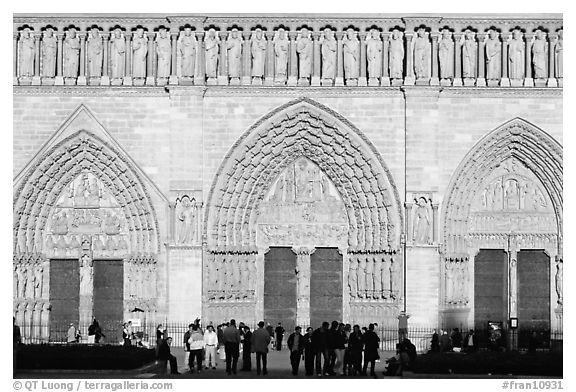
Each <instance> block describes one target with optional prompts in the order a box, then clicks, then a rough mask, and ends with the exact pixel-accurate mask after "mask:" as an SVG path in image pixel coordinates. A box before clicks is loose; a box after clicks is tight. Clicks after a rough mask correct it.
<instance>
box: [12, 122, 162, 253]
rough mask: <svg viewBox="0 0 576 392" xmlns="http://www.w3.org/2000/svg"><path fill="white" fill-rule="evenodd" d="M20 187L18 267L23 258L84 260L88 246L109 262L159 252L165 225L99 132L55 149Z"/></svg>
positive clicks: (64, 142) (82, 135)
mask: <svg viewBox="0 0 576 392" xmlns="http://www.w3.org/2000/svg"><path fill="white" fill-rule="evenodd" d="M20 184H21V185H20V186H19V188H18V189H17V190H16V191H15V192H14V225H13V229H14V255H15V259H16V260H19V258H20V257H21V255H24V254H41V255H44V256H64V257H68V256H69V257H72V258H77V257H79V251H80V249H81V248H82V247H84V245H86V244H88V246H90V245H91V246H92V247H93V248H94V247H96V248H98V249H92V251H93V252H95V255H100V256H104V257H106V256H107V257H118V256H122V257H123V258H124V257H127V256H128V254H130V255H141V256H144V255H153V254H157V253H158V252H159V233H158V223H157V221H156V217H155V213H154V207H153V205H152V202H151V199H150V197H149V195H148V193H147V192H146V189H145V187H144V185H143V183H142V180H141V178H140V176H139V175H138V173H137V172H136V170H135V169H134V168H133V167H132V165H131V164H130V163H129V162H128V161H127V160H126V159H125V158H124V157H123V155H122V153H120V152H119V151H117V150H116V149H115V148H114V147H112V146H110V145H109V144H108V143H106V142H105V141H103V140H101V139H100V138H98V137H97V136H95V135H94V134H92V133H89V132H86V131H79V132H77V133H75V134H73V135H71V136H69V137H68V138H66V139H64V140H62V141H61V142H59V143H58V144H56V145H55V146H54V147H52V148H51V149H50V150H48V152H47V153H45V154H44V155H42V156H40V157H39V158H38V159H37V161H36V164H35V165H34V167H33V169H31V170H30V171H29V172H28V173H27V175H26V176H25V177H24V179H23V180H22V181H21V182H20ZM90 236H91V237H92V238H91V239H90V238H89V237H90ZM118 252H120V253H121V254H120V253H118Z"/></svg>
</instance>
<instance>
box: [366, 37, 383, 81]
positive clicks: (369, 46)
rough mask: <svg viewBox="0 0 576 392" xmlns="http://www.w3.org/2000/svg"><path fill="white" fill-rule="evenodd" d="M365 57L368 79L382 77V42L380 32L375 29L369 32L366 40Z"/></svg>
mask: <svg viewBox="0 0 576 392" xmlns="http://www.w3.org/2000/svg"><path fill="white" fill-rule="evenodd" d="M366 56H367V59H368V77H369V78H379V77H380V76H381V75H382V41H381V40H380V32H379V31H378V30H376V29H371V30H370V35H369V36H368V38H367V39H366Z"/></svg>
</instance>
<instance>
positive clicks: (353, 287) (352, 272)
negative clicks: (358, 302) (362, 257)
mask: <svg viewBox="0 0 576 392" xmlns="http://www.w3.org/2000/svg"><path fill="white" fill-rule="evenodd" d="M348 287H350V297H351V298H357V297H358V260H356V258H355V257H350V268H349V270H348Z"/></svg>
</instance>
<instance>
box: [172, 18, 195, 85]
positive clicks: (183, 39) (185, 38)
mask: <svg viewBox="0 0 576 392" xmlns="http://www.w3.org/2000/svg"><path fill="white" fill-rule="evenodd" d="M196 45H197V41H196V37H195V34H194V33H193V32H192V28H191V27H189V26H186V27H184V31H183V32H181V33H180V37H179V38H178V47H177V48H178V55H179V56H180V74H181V76H183V77H185V78H191V77H194V67H195V65H196Z"/></svg>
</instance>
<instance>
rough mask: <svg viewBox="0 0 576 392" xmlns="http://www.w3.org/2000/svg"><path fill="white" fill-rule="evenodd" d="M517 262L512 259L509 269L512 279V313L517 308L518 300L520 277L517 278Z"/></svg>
mask: <svg viewBox="0 0 576 392" xmlns="http://www.w3.org/2000/svg"><path fill="white" fill-rule="evenodd" d="M516 267H517V261H516V258H515V257H512V258H511V259H510V265H509V267H508V271H509V279H510V312H514V311H515V310H516V309H517V307H516V303H517V298H518V276H517V272H518V271H517V268H516Z"/></svg>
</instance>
